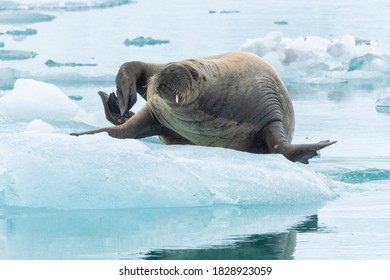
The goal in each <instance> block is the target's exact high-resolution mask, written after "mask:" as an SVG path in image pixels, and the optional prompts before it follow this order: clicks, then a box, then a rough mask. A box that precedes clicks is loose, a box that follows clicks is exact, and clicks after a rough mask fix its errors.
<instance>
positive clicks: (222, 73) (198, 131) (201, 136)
mask: <svg viewBox="0 0 390 280" xmlns="http://www.w3.org/2000/svg"><path fill="white" fill-rule="evenodd" d="M116 87H117V90H116V96H115V94H114V93H111V94H110V95H108V94H106V93H104V92H99V95H100V97H101V99H102V102H103V106H104V110H105V114H106V118H107V120H109V121H110V122H111V123H113V124H114V126H111V127H106V128H101V129H97V130H92V131H86V132H81V133H71V135H74V136H80V135H86V134H95V133H100V132H107V133H108V134H109V135H110V136H112V137H115V138H143V137H148V136H154V135H158V136H159V137H160V139H161V141H162V142H163V143H165V144H192V145H201V146H210V147H223V148H230V149H234V150H238V151H244V152H250V153H257V154H269V153H277V154H282V155H283V156H285V157H286V158H287V159H288V160H290V161H293V162H297V161H298V162H301V163H308V161H309V159H310V158H312V157H314V156H316V155H317V151H318V150H320V149H322V148H325V147H327V146H329V145H332V144H334V143H336V141H332V142H331V141H329V140H326V141H321V142H318V143H313V144H291V141H292V138H293V134H294V125H295V121H294V109H293V105H292V102H291V99H290V97H289V95H288V92H287V89H286V87H285V86H284V84H283V82H282V81H281V79H280V77H279V76H278V74H277V73H276V71H275V70H274V69H273V67H272V66H271V65H270V64H268V63H267V62H266V61H265V60H264V59H262V58H260V57H258V56H256V55H254V54H251V53H246V52H233V53H227V54H222V55H217V56H212V57H203V58H195V59H187V60H182V61H177V62H170V63H167V64H152V63H145V62H141V61H134V62H128V63H124V64H123V65H122V66H121V67H120V69H119V71H118V74H117V76H116ZM137 93H138V94H139V95H140V96H142V97H143V98H144V99H145V100H146V101H147V102H146V104H145V105H144V106H143V107H142V108H141V109H140V110H139V111H138V112H137V113H133V112H131V111H130V109H131V108H132V107H133V105H134V104H135V102H136V99H137Z"/></svg>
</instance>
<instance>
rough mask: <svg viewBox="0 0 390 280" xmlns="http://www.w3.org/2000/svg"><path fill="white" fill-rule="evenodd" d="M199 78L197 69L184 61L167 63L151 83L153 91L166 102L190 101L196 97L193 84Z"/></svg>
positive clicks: (181, 102)
mask: <svg viewBox="0 0 390 280" xmlns="http://www.w3.org/2000/svg"><path fill="white" fill-rule="evenodd" d="M198 79H199V73H198V71H197V70H196V69H195V68H194V67H192V66H190V65H187V64H184V63H169V64H167V65H166V66H165V67H164V68H163V69H162V70H161V71H160V73H158V74H156V75H155V76H154V77H153V79H152V81H151V83H152V84H153V87H154V91H155V93H157V94H159V95H160V96H161V98H163V99H164V100H165V102H167V103H171V104H172V103H173V104H184V103H187V104H188V103H190V102H191V101H192V100H194V99H195V98H196V97H197V94H196V92H195V90H194V85H195V83H196V82H197V81H198Z"/></svg>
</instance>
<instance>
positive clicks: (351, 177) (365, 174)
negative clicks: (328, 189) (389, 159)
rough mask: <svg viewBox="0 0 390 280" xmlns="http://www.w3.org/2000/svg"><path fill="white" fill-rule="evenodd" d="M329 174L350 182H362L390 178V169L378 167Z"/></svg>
mask: <svg viewBox="0 0 390 280" xmlns="http://www.w3.org/2000/svg"><path fill="white" fill-rule="evenodd" d="M329 175H330V176H331V177H332V178H334V179H335V180H338V181H341V182H344V183H349V184H361V183H365V182H372V181H380V180H390V170H387V169H378V168H368V169H365V170H353V171H343V172H333V173H330V174H329Z"/></svg>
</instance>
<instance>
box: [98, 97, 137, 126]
mask: <svg viewBox="0 0 390 280" xmlns="http://www.w3.org/2000/svg"><path fill="white" fill-rule="evenodd" d="M98 94H99V96H100V98H101V100H102V103H103V108H104V113H105V115H106V119H107V120H108V121H109V122H110V123H112V124H114V125H120V124H123V123H125V122H126V121H127V120H128V119H130V118H131V117H132V116H133V115H134V113H133V112H131V111H128V112H127V113H126V114H125V115H124V116H121V113H120V110H119V102H118V98H117V97H116V96H115V93H113V92H112V93H110V95H108V94H107V93H105V92H103V91H99V92H98Z"/></svg>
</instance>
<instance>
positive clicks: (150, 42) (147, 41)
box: [123, 36, 169, 47]
mask: <svg viewBox="0 0 390 280" xmlns="http://www.w3.org/2000/svg"><path fill="white" fill-rule="evenodd" d="M123 44H124V45H125V46H127V47H128V46H136V47H144V46H155V45H161V44H169V40H159V39H153V38H152V37H144V36H139V37H136V38H134V39H132V40H130V39H126V40H125V41H124V42H123Z"/></svg>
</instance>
